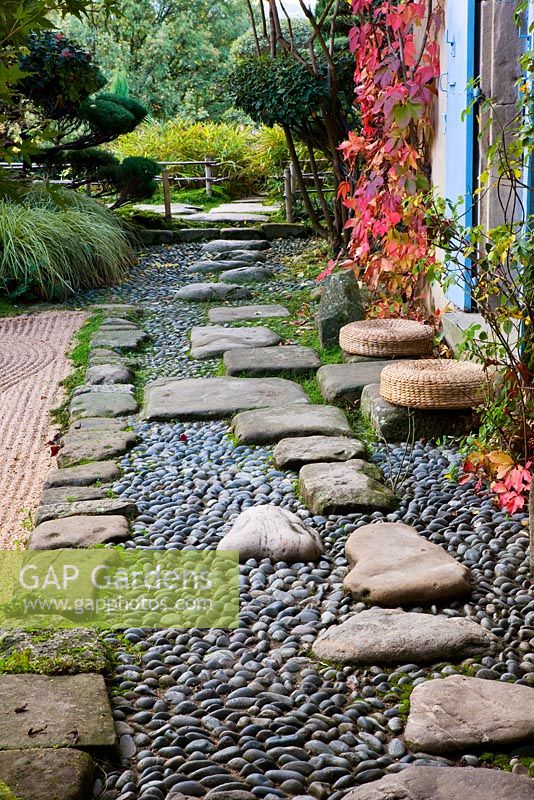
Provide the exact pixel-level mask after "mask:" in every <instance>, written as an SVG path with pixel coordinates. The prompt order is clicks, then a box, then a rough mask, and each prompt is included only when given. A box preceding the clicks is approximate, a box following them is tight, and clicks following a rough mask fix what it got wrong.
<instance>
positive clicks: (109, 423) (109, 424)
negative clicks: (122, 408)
mask: <svg viewBox="0 0 534 800" xmlns="http://www.w3.org/2000/svg"><path fill="white" fill-rule="evenodd" d="M127 427H128V421H127V420H125V419H120V418H116V417H115V418H113V417H82V418H81V419H75V420H73V421H72V422H71V424H70V425H69V431H68V432H69V433H75V432H80V433H82V432H83V433H94V432H96V431H101V432H102V434H103V435H104V436H107V434H108V433H111V432H116V431H124V430H125V428H127Z"/></svg>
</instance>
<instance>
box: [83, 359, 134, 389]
mask: <svg viewBox="0 0 534 800" xmlns="http://www.w3.org/2000/svg"><path fill="white" fill-rule="evenodd" d="M132 378H133V375H132V371H131V370H130V369H129V368H128V367H126V366H125V365H124V364H118V363H116V364H95V365H94V366H92V367H89V369H88V370H87V372H86V373H85V384H86V385H88V386H91V385H96V386H98V385H99V384H107V383H112V384H113V383H131V382H132Z"/></svg>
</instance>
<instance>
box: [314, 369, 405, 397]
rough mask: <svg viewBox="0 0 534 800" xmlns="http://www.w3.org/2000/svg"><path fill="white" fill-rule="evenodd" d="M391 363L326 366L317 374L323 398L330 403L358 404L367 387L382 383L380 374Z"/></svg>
mask: <svg viewBox="0 0 534 800" xmlns="http://www.w3.org/2000/svg"><path fill="white" fill-rule="evenodd" d="M390 363H391V362H390V361H375V362H372V361H366V362H363V363H360V364H325V366H324V367H321V369H320V370H319V372H318V373H317V382H318V384H319V389H320V391H321V394H322V396H323V397H324V399H325V400H326V401H327V402H328V403H347V404H349V405H352V404H353V403H355V402H357V401H358V400H359V399H360V398H361V396H362V391H363V389H364V387H365V386H368V385H369V384H370V383H380V374H381V372H382V370H383V369H384V367H385V366H387V365H388V364H390Z"/></svg>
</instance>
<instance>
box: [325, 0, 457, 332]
mask: <svg viewBox="0 0 534 800" xmlns="http://www.w3.org/2000/svg"><path fill="white" fill-rule="evenodd" d="M352 10H353V14H354V20H355V25H354V27H353V28H352V30H351V32H350V36H349V39H350V47H351V50H352V52H353V54H354V58H355V62H356V67H355V73H354V79H355V87H356V105H357V107H358V109H359V111H360V113H361V122H362V129H361V132H359V133H357V134H356V133H351V134H350V135H349V138H348V140H347V141H346V142H344V144H343V145H342V151H343V154H344V157H345V160H346V162H347V165H348V167H349V173H350V177H349V178H348V179H347V180H346V181H344V182H343V183H342V184H341V186H340V188H339V192H340V195H341V196H342V198H343V201H344V203H345V205H346V206H347V208H349V209H350V210H351V212H352V213H351V219H349V221H348V223H347V227H348V228H350V243H349V247H348V255H349V257H348V259H347V260H346V261H344V262H343V266H345V267H349V268H352V269H354V270H355V272H356V273H357V275H358V277H359V278H361V279H362V280H363V281H364V282H365V283H366V284H367V285H368V287H369V288H370V289H371V292H372V295H371V296H372V305H371V309H370V313H371V314H374V315H377V316H398V315H409V316H418V315H419V314H421V313H422V311H421V307H420V300H421V292H422V290H423V286H424V284H425V282H424V281H423V276H424V275H426V276H427V278H428V279H429V280H432V279H433V278H434V277H435V270H436V265H435V259H434V256H433V252H432V247H431V245H430V244H429V237H428V231H427V226H426V221H425V217H426V202H425V197H426V195H427V193H428V191H429V188H430V181H429V178H430V171H429V154H428V148H429V144H430V142H431V137H432V127H433V126H432V114H433V101H434V97H435V95H436V79H437V78H438V76H439V74H440V64H439V47H438V42H437V34H438V31H439V28H440V24H441V17H442V12H441V8H440V6H439V4H438V3H437V2H436V1H435V0H421V1H420V2H417V1H416V0H400V1H399V2H392V0H352Z"/></svg>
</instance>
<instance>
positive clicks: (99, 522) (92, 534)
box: [28, 516, 130, 550]
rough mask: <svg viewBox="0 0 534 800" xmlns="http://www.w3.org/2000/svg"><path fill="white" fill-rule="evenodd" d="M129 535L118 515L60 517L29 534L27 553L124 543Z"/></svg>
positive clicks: (124, 519) (126, 526)
mask: <svg viewBox="0 0 534 800" xmlns="http://www.w3.org/2000/svg"><path fill="white" fill-rule="evenodd" d="M129 536H130V533H129V528H128V520H127V519H126V517H122V516H100V517H99V516H78V517H75V518H72V517H64V518H63V519H54V520H50V521H49V522H43V523H42V524H41V525H38V526H37V527H36V528H34V530H33V531H32V534H31V536H30V541H29V543H28V550H58V549H60V548H68V547H91V546H92V545H95V544H108V543H110V542H125V541H126V540H127V539H128V538H129Z"/></svg>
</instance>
